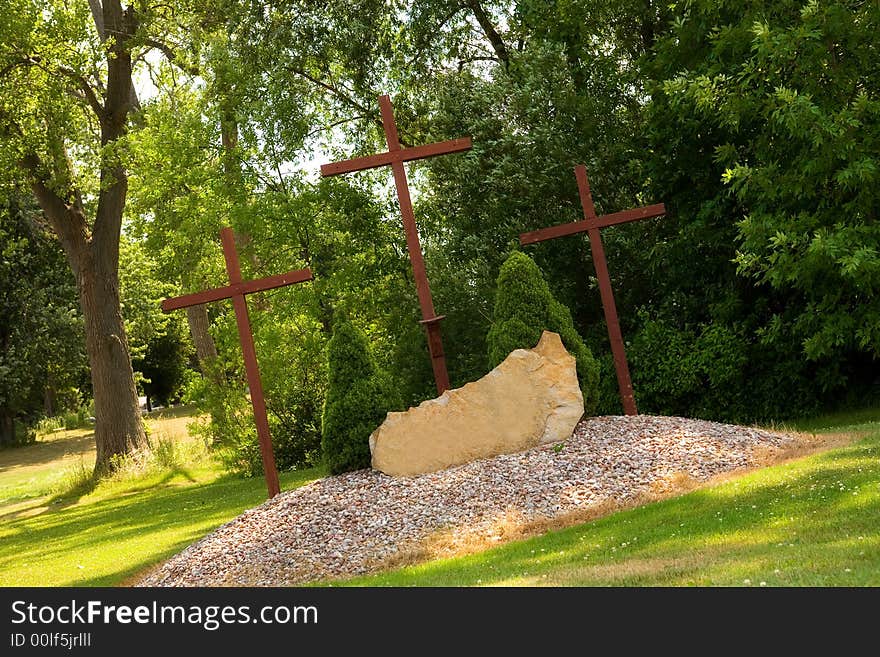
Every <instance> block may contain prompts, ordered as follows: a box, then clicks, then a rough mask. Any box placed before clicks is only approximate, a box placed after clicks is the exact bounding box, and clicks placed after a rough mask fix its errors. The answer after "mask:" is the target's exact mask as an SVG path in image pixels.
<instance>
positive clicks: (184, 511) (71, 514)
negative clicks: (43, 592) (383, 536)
mask: <svg viewBox="0 0 880 657" xmlns="http://www.w3.org/2000/svg"><path fill="white" fill-rule="evenodd" d="M322 475H323V472H320V471H318V470H303V471H300V472H294V473H285V474H284V475H282V486H283V488H284V489H286V490H289V489H291V488H295V487H297V486H299V485H302V484H304V483H307V482H308V481H311V480H312V479H314V478H316V477H318V476H322ZM169 476H170V473H169ZM265 499H266V497H265V489H264V487H263V481H262V479H240V478H237V477H233V476H229V475H227V476H222V477H220V478H218V479H217V480H214V481H212V482H211V483H208V484H203V485H184V486H175V485H166V486H163V487H158V488H157V487H151V488H150V489H148V490H142V491H135V492H132V493H131V494H128V495H124V496H116V497H113V498H111V499H102V500H98V501H96V502H86V503H83V504H79V505H75V504H73V503H70V504H64V505H63V506H60V507H59V506H53V507H48V508H47V509H45V510H44V511H43V512H42V513H40V514H38V515H35V516H31V517H26V518H21V519H16V520H12V521H9V522H4V523H2V525H0V536H2V540H0V573H7V574H8V575H10V576H13V577H14V576H15V575H14V574H13V573H14V571H15V570H16V569H19V568H22V567H27V568H30V569H32V570H31V571H28V572H27V573H26V574H27V576H29V577H31V579H33V577H32V576H33V575H34V570H37V569H39V570H37V572H39V571H45V573H46V574H45V576H44V577H41V581H39V582H36V583H38V584H42V585H54V586H58V585H68V586H105V585H110V584H115V583H118V582H120V581H122V580H124V579H126V578H128V577H130V576H131V575H132V574H133V573H136V572H138V571H140V570H142V569H143V568H145V567H147V566H149V565H151V564H154V563H156V562H157V561H159V560H161V559H164V558H165V557H167V556H169V555H170V554H173V553H175V552H177V551H179V550H180V549H181V548H183V547H184V546H186V545H188V544H189V543H191V542H193V541H194V540H196V539H198V538H200V537H202V536H203V535H204V534H205V533H207V532H209V531H211V530H212V529H214V528H215V527H217V526H218V525H220V524H222V523H223V522H226V521H228V520H230V519H231V518H233V517H235V516H237V515H238V514H240V513H241V512H242V511H244V510H245V509H246V508H249V507H252V506H256V505H258V504H260V503H262V502H264V501H265ZM71 559H73V560H74V561H75V562H79V563H73V564H71V563H70V561H71ZM22 564H25V566H23V565H22ZM27 564H30V565H29V566H27ZM80 568H82V570H86V571H87V570H89V569H90V570H93V571H94V572H93V573H92V574H88V572H79V571H80ZM4 579H5V578H4ZM6 583H7V585H8V584H10V583H12V582H6Z"/></svg>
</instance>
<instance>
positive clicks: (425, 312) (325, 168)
mask: <svg viewBox="0 0 880 657" xmlns="http://www.w3.org/2000/svg"><path fill="white" fill-rule="evenodd" d="M379 109H380V110H381V113H382V127H383V128H384V129H385V140H386V141H387V142H388V151H387V152H385V153H379V154H377V155H368V156H367V157H358V158H355V159H353V160H346V161H343V162H333V163H332V164H322V165H321V175H322V176H325V177H326V176H337V175H339V174H342V173H350V172H352V171H363V170H365V169H375V168H376V167H381V166H387V165H391V171H392V173H393V174H394V185H395V187H396V188H397V200H398V202H399V204H400V214H401V215H403V229H404V231H406V248H407V250H408V251H409V259H410V262H411V263H412V270H413V278H415V282H416V293H417V294H418V297H419V305H420V306H421V309H422V320H421V322H420V324H422V325H424V327H425V328H426V329H427V332H428V351H429V352H430V354H431V366H432V367H433V369H434V381H435V382H436V383H437V394H438V395H441V394H443V391H444V390H447V389H448V388H449V374H448V373H447V371H446V357H445V355H444V353H443V341H442V339H441V337H440V320H442V319H443V317H444V315H437V313H436V312H435V311H434V300H433V299H432V297H431V287H430V286H429V285H428V274H427V272H426V271H425V260H424V258H423V257H422V246H421V244H420V243H419V231H418V228H416V217H415V214H414V213H413V208H412V201H411V200H410V197H409V185H408V184H407V181H406V170H405V169H404V167H403V163H404V162H409V161H410V160H420V159H422V158H426V157H433V156H435V155H444V154H446V153H458V152H460V151H466V150H468V149H470V148H471V146H472V143H471V138H470V137H462V138H461V139H451V140H449V141H443V142H438V143H434V144H426V145H425V146H415V147H413V148H402V147H401V145H400V139H399V138H398V136H397V124H396V123H395V121H394V109H393V107H392V106H391V99H390V98H389V97H388V96H379Z"/></svg>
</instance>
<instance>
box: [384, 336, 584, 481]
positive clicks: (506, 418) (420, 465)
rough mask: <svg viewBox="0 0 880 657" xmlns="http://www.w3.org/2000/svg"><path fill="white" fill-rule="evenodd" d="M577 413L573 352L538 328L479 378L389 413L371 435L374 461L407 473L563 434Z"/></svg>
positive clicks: (581, 411) (579, 405) (568, 433)
mask: <svg viewBox="0 0 880 657" xmlns="http://www.w3.org/2000/svg"><path fill="white" fill-rule="evenodd" d="M583 414H584V398H583V395H582V394H581V389H580V386H579V384H578V378H577V372H576V370H575V359H574V356H572V355H571V354H569V353H568V351H566V349H565V347H564V346H563V344H562V340H560V338H559V336H558V335H557V334H556V333H551V332H549V331H544V334H543V335H542V336H541V340H540V342H538V346H537V347H535V348H534V349H517V350H516V351H514V352H512V353H511V354H510V355H509V356H508V357H507V358H505V359H504V362H503V363H501V364H500V365H499V366H498V367H496V368H495V369H494V370H492V371H491V372H489V373H488V374H487V375H486V376H484V377H483V378H482V379H479V380H478V381H474V382H472V383H468V384H467V385H465V386H463V387H461V388H456V389H455V390H447V391H446V392H445V393H443V394H442V395H441V396H440V397H438V398H437V399H429V400H428V401H426V402H423V403H422V404H420V405H419V406H417V407H415V408H411V409H409V410H408V411H405V412H402V413H389V414H388V416H387V417H386V419H385V421H384V422H383V423H382V425H381V426H380V427H379V428H378V429H376V430H375V431H374V432H373V435H371V436H370V452H371V453H372V455H373V467H374V468H375V469H376V470H381V471H382V472H384V473H385V474H389V475H393V476H404V477H406V476H411V475H416V474H421V473H423V472H433V471H435V470H442V469H444V468H448V467H449V466H452V465H458V464H460V463H467V462H468V461H473V460H475V459H481V458H486V457H489V456H496V455H498V454H506V453H510V452H519V451H522V450H525V449H528V448H530V447H534V446H536V445H539V444H541V443H551V442H559V441H563V440H567V439H568V438H569V437H571V433H572V431H573V430H574V427H575V425H576V424H577V423H578V420H580V419H581V416H582V415H583Z"/></svg>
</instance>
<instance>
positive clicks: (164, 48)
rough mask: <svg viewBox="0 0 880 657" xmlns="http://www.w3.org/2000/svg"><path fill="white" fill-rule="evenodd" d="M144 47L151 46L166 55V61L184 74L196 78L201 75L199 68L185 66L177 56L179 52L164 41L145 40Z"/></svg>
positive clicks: (190, 65) (191, 65) (189, 65)
mask: <svg viewBox="0 0 880 657" xmlns="http://www.w3.org/2000/svg"><path fill="white" fill-rule="evenodd" d="M144 45H145V46H149V47H150V48H155V49H156V50H158V51H160V52H161V53H162V54H163V55H165V59H167V60H168V62H169V63H170V64H174V65H175V66H176V67H177V68H179V69H180V70H181V71H183V72H184V73H188V74H189V75H192V76H196V75H200V74H201V71H200V70H199V67H198V66H196V65H195V64H183V63H181V61H180V57H178V55H177V51H176V50H175V49H174V48H172V47H171V46H169V45H168V44H167V43H164V42H162V41H158V40H156V39H144Z"/></svg>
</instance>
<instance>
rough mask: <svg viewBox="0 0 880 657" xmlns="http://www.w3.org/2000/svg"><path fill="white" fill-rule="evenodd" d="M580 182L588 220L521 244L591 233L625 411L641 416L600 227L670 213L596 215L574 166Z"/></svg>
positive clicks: (654, 209)
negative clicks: (627, 362)
mask: <svg viewBox="0 0 880 657" xmlns="http://www.w3.org/2000/svg"><path fill="white" fill-rule="evenodd" d="M574 174H575V177H576V178H577V183H578V192H580V196H581V206H582V207H583V209H584V220H583V221H575V222H573V223H569V224H560V225H558V226H552V227H551V228H542V229H541V230H535V231H532V232H530V233H523V234H522V235H520V236H519V241H520V244H523V245H525V244H534V243H535V242H543V241H544V240H549V239H553V238H554V237H563V236H565V235H574V234H575V233H584V232H585V233H587V235H588V236H589V238H590V249H591V250H592V252H593V264H594V265H595V267H596V277H597V278H598V279H599V294H600V295H601V297H602V308H603V310H604V311H605V323H606V324H607V325H608V338H609V341H610V342H611V353H612V355H613V356H614V370H615V371H616V372H617V386H618V388H619V389H620V399H621V401H622V402H623V411H624V413H626V414H627V415H638V410H637V409H636V400H635V398H634V397H633V388H632V380H631V379H630V376H629V367H628V366H627V364H626V351H625V350H624V348H623V337H622V336H621V334H620V324H619V322H618V321H617V307H616V306H615V305H614V293H613V292H612V291H611V278H610V277H609V275H608V263H607V262H606V261H605V249H604V248H603V246H602V237H601V236H600V234H599V229H600V228H605V227H606V226H614V225H615V224H624V223H627V222H630V221H638V220H639V219H649V218H651V217H659V216H660V215H663V214H665V213H666V208H665V207H664V205H663V204H662V203H657V204H656V205H648V206H646V207H643V208H636V209H634V210H623V211H622V212H614V213H612V214H606V215H603V216H601V217H597V216H596V208H595V207H594V206H593V196H592V195H591V194H590V182H589V181H588V180H587V168H586V167H585V166H583V165H578V166H577V167H575V169H574Z"/></svg>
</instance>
